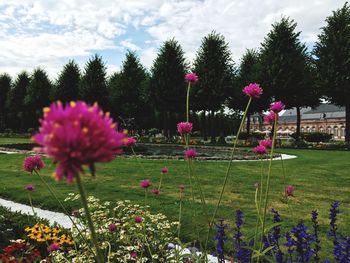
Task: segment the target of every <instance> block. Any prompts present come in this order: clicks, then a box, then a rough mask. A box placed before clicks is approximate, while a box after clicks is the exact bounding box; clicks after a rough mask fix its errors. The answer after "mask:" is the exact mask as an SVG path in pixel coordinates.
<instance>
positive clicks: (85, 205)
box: [75, 173, 104, 263]
mask: <svg viewBox="0 0 350 263" xmlns="http://www.w3.org/2000/svg"><path fill="white" fill-rule="evenodd" d="M75 178H76V180H77V185H78V190H79V193H80V198H81V202H82V204H83V208H84V211H85V215H86V220H87V223H88V227H89V230H90V232H91V243H92V245H93V246H94V247H95V250H96V262H97V263H103V262H104V260H103V257H102V254H101V251H100V247H99V244H98V240H97V235H96V232H95V227H94V224H93V222H92V218H91V214H90V210H89V206H88V202H87V197H86V193H85V190H84V187H83V183H82V181H81V178H80V174H79V173H77V174H76V176H75Z"/></svg>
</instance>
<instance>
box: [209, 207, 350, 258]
mask: <svg viewBox="0 0 350 263" xmlns="http://www.w3.org/2000/svg"><path fill="white" fill-rule="evenodd" d="M339 205H340V202H338V201H336V202H334V203H332V204H331V208H330V213H329V219H330V224H329V225H330V228H329V233H328V235H327V238H328V239H331V240H332V241H333V251H332V252H329V254H327V256H328V259H323V261H322V262H324V263H327V262H350V236H344V235H342V234H341V233H339V231H338V229H337V226H336V221H337V215H338V214H339V213H340V210H339ZM271 213H272V214H273V219H272V221H273V223H274V226H273V227H272V228H271V229H270V230H269V231H268V232H267V234H265V235H264V237H263V249H264V251H266V253H265V255H264V259H266V260H267V262H277V263H290V262H321V261H320V259H321V257H320V252H321V251H322V247H321V242H320V229H319V224H318V212H317V210H314V211H312V213H311V223H312V224H311V226H307V225H306V224H305V222H303V221H300V222H299V223H297V224H296V225H295V226H293V227H292V228H291V229H290V230H288V231H286V232H285V233H283V232H282V228H281V225H282V223H283V221H282V219H281V216H280V215H279V213H278V212H277V211H276V210H274V209H272V210H271ZM243 224H244V217H243V213H242V211H240V210H237V211H236V220H235V226H234V227H233V232H234V234H233V235H232V236H229V234H228V229H229V227H228V225H227V224H224V223H223V221H222V220H221V221H220V224H218V225H216V228H217V234H216V236H215V237H214V239H215V240H216V251H215V254H218V255H219V258H223V257H224V255H230V256H231V258H232V259H234V260H235V261H234V262H240V263H249V262H252V260H253V253H252V251H253V250H254V239H250V238H247V236H245V235H244V233H243V230H242V225H243ZM225 244H226V246H225ZM230 244H233V247H231V248H230ZM263 262H265V261H263Z"/></svg>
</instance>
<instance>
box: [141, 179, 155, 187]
mask: <svg viewBox="0 0 350 263" xmlns="http://www.w3.org/2000/svg"><path fill="white" fill-rule="evenodd" d="M151 185H152V182H151V181H150V180H148V179H146V180H143V181H142V182H141V183H140V186H141V187H142V188H145V189H147V188H148V187H150V186H151Z"/></svg>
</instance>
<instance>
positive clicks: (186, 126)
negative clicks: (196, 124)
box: [177, 122, 192, 135]
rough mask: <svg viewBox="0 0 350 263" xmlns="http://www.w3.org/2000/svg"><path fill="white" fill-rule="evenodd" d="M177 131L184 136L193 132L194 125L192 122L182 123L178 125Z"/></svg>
mask: <svg viewBox="0 0 350 263" xmlns="http://www.w3.org/2000/svg"><path fill="white" fill-rule="evenodd" d="M177 131H178V132H179V133H180V134H181V135H183V134H188V133H191V132H192V123H190V122H180V123H178V124H177Z"/></svg>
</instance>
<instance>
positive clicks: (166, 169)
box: [160, 167, 169, 174]
mask: <svg viewBox="0 0 350 263" xmlns="http://www.w3.org/2000/svg"><path fill="white" fill-rule="evenodd" d="M160 171H161V173H163V174H166V173H168V172H169V169H168V168H167V167H163V168H161V169H160Z"/></svg>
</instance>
